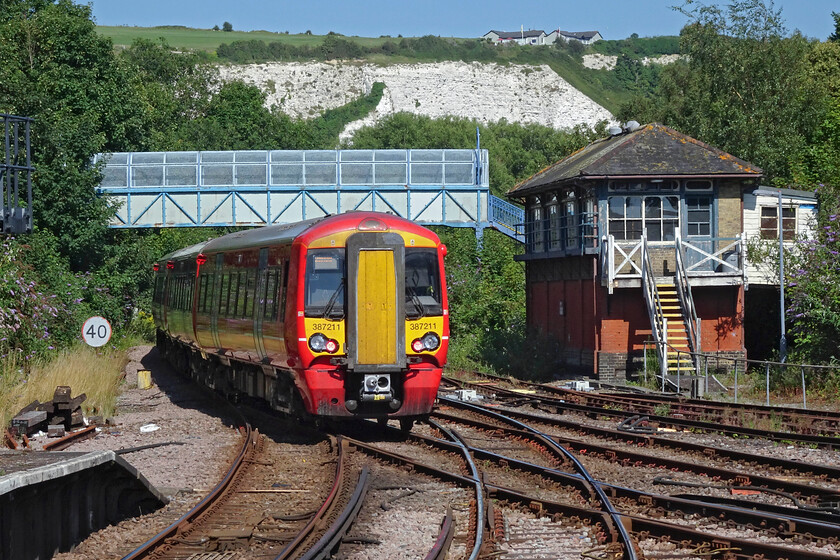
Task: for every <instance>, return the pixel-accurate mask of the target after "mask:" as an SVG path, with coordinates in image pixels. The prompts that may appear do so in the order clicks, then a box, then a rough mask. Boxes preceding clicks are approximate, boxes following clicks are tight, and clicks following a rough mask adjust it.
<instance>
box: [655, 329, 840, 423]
mask: <svg viewBox="0 0 840 560" xmlns="http://www.w3.org/2000/svg"><path fill="white" fill-rule="evenodd" d="M656 344H657V343H656V342H654V341H647V342H645V345H644V361H645V365H644V376H645V377H644V379H645V383H646V384H647V382H648V371H649V369H650V368H649V362H650V361H653V360H656V361H657V362H658V358H657V356H656V353H655V352H653V353H652V355H651V357H652V358H653V360H650V359H649V356H648V347H649V346H653V347H654V348H655V347H656ZM659 344H662V345H664V346H665V350H666V351H665V352H664V353H663V355H665V354H667V351H669V350H670V351H671V352H674V353H675V354H676V361H677V362H678V363H679V362H680V357H681V356H690V357H691V360H692V362H693V363H694V364H695V371H694V374H693V375H692V374H685V373H683V372H681V371H680V370H679V369H677V370H676V373H675V374H670V373H668V371H667V367H662V364H659V363H657V364H656V367H655V368H654V372H653V374H654V376H655V377H656V378H658V379H659V381H660V383H659V387H660V391H661V392H663V393H664V392H666V391H667V390H668V387H671V388H672V389H673V390H676V391H677V392H679V391H681V390H682V379H681V378H682V377H686V378H690V379H692V381H694V380H697V381H699V382H700V383H702V387H701V388H702V392H703V394H708V393H709V391H710V390H711V389H712V388H713V386H714V385H717V386H718V387H719V388H720V389H722V390H725V391H729V390H730V389H731V390H732V391H733V397H734V400H735V402H736V403H737V402H738V390H739V387H740V386H739V383H738V381H739V374H740V375H746V374H748V373H750V370H751V369H752V371H753V372H759V371H763V373H764V393H765V399H764V400H765V405H767V406H770V378H771V374H774V375H775V374H778V375H779V377H785V376H786V375H787V374H789V373H790V372H791V371H793V372H795V374H796V375H797V376H798V377H799V380H800V382H801V387H802V408H808V397H807V388H806V377H807V376H806V373H809V374H813V373H816V372H831V371H836V372H840V364H836V365H817V364H794V363H787V362H774V361H771V360H749V359H746V358H733V357H729V356H720V355H717V354H704V353H698V352H689V351H687V350H681V349H677V348H674V347H673V346H671V345H670V344H668V343H659ZM710 368H711V370H710ZM721 370H724V371H727V372H731V373H732V375H733V376H734V383H733V386H732V387H728V386H726V385H725V384H724V383H722V382H721V381H720V380H719V379H718V378H717V376H716V372H720V371H721ZM670 377H675V380H672V379H670ZM698 392H699V391H698Z"/></svg>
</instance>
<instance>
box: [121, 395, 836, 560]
mask: <svg viewBox="0 0 840 560" xmlns="http://www.w3.org/2000/svg"><path fill="white" fill-rule="evenodd" d="M485 391H486V392H487V393H490V392H493V393H496V394H497V395H498V396H499V397H500V398H499V399H498V400H497V401H495V402H490V399H486V400H487V401H488V403H489V404H492V405H493V406H492V407H482V406H477V405H474V404H470V403H464V402H461V401H457V400H454V399H449V398H446V397H442V398H441V399H440V406H438V407H437V408H436V410H435V412H434V415H433V417H432V419H431V420H430V422H429V423H428V424H422V425H420V424H418V425H417V426H415V429H414V430H413V431H412V432H411V433H408V434H406V433H405V432H402V431H400V430H397V429H394V428H392V427H387V428H385V427H382V426H377V425H376V423H374V422H368V423H365V424H362V425H361V427H356V428H354V429H352V430H351V429H349V428H348V429H343V430H342V432H343V433H337V434H335V435H334V436H325V435H324V434H323V433H317V432H314V431H312V430H310V429H308V428H303V427H300V426H297V425H296V424H290V423H287V422H283V421H281V420H278V419H277V417H276V416H275V415H274V414H273V413H268V414H257V413H250V412H249V413H248V422H245V420H244V419H243V421H242V422H241V425H242V426H243V428H242V433H243V435H242V441H243V443H242V446H241V447H240V449H239V450H238V452H237V454H236V455H237V463H238V465H239V466H237V467H231V471H229V472H228V473H227V474H226V475H225V477H224V479H225V481H227V482H225V481H223V483H220V485H219V487H216V488H214V489H213V492H211V494H214V495H218V496H225V497H223V498H222V501H221V502H213V501H212V500H210V497H208V498H205V499H204V500H202V501H201V502H200V503H199V505H198V506H197V507H196V509H195V510H193V511H191V512H190V513H188V514H187V515H184V516H183V517H182V518H180V519H178V520H177V521H176V522H174V523H172V524H171V525H170V526H169V527H167V529H166V530H165V531H162V532H161V535H158V537H161V538H160V539H158V542H157V544H154V545H153V544H152V540H150V541H149V542H148V543H145V544H144V545H143V547H140V548H148V550H142V551H141V550H140V549H137V550H135V551H133V552H132V553H131V554H129V555H127V556H125V557H124V558H125V559H132V558H179V559H182V560H187V559H191V560H197V559H199V558H200V559H203V560H223V559H224V560H238V559H240V558H258V559H263V558H265V559H272V558H283V559H285V558H295V559H299V558H306V559H314V558H329V557H341V558H343V559H348V560H355V559H361V558H372V557H383V558H384V557H404V558H427V559H429V560H431V559H443V558H449V559H450V560H466V559H470V560H472V559H475V560H478V559H487V558H497V557H503V558H505V559H506V560H518V559H522V560H525V559H533V558H536V557H540V556H539V555H541V554H542V555H543V556H542V557H551V558H558V559H560V560H566V559H569V560H571V559H576V560H579V559H581V558H590V559H592V558H598V559H606V558H609V559H611V560H619V559H621V560H631V559H633V560H636V559H638V560H643V559H645V560H653V559H659V558H686V559H692V560H693V559H696V560H701V559H702V560H705V559H707V558H724V559H728V560H747V559H749V560H755V559H756V558H762V559H763V560H770V559H774V558H776V559H779V560H781V559H787V560H793V559H802V560H821V559H829V558H835V559H837V558H840V543H839V542H838V535H840V468H838V467H836V466H835V465H836V464H830V462H827V463H826V464H822V465H819V464H808V463H805V462H802V461H794V460H791V459H786V458H784V457H773V456H772V455H773V454H772V453H770V454H767V455H756V454H753V453H750V452H749V450H748V449H746V448H744V449H733V448H732V447H727V446H714V445H709V444H708V443H707V442H703V443H696V442H693V441H690V439H691V436H692V435H695V434H692V433H689V432H684V433H683V435H684V436H685V438H683V439H682V440H678V439H673V435H674V434H673V433H670V432H665V431H664V430H662V427H663V424H657V422H656V421H655V420H652V421H642V420H641V419H640V418H638V416H637V417H636V418H635V419H634V417H633V416H631V415H629V412H630V411H615V410H613V411H612V412H621V413H622V414H615V415H610V414H609V412H610V409H608V408H606V409H603V410H601V409H597V407H591V408H595V409H597V412H594V411H588V412H584V413H583V416H578V415H579V413H580V411H579V410H576V409H568V408H563V407H561V406H556V405H555V402H554V400H562V399H557V397H556V396H551V395H547V394H546V395H543V394H527V395H523V394H522V393H517V392H515V391H511V393H506V392H504V391H499V390H498V389H497V388H496V387H493V388H491V389H487V388H485ZM575 406H584V407H585V406H588V405H575ZM602 408H603V407H602ZM588 413H589V414H591V415H589V416H588V415H587V414H588ZM623 413H628V414H623ZM573 416H578V418H579V419H578V420H575V419H574V418H573ZM605 418H608V419H609V425H605V424H607V423H606V422H604V419H605ZM675 420H684V419H675ZM248 424H250V425H253V426H256V427H258V430H254V429H251V430H250V434H248V431H249V428H248V427H247V425H248ZM616 424H618V425H616ZM666 425H667V424H666ZM694 429H696V430H697V432H698V433H697V434H696V435H698V436H699V435H701V434H699V432H700V430H699V429H697V428H694ZM798 435H800V436H802V437H803V438H805V437H808V434H798ZM716 437H717V438H718V439H725V438H722V437H720V436H716ZM753 437H756V438H757V437H758V436H753ZM127 451H131V450H127ZM820 453H822V455H826V454H827V453H828V452H825V451H821V452H820ZM394 466H397V467H399V468H397V469H395V468H393V467H394ZM234 471H235V472H234ZM222 484H226V488H220V487H221V486H222ZM418 519H422V523H423V524H424V526H425V527H426V529H425V531H426V535H427V536H426V537H425V539H426V540H424V541H423V543H421V544H420V545H414V546H413V548H410V549H407V548H403V544H401V543H405V542H406V541H405V539H406V538H407V534H408V533H410V529H408V530H407V529H406V528H407V527H411V526H413V524H414V523H417V520H418ZM430 528H434V530H433V531H428V529H430ZM407 531H408V532H407ZM432 534H433V535H434V538H431V537H429V536H428V535H432ZM135 542H136V541H135ZM407 550H411V552H407ZM395 551H403V552H395Z"/></svg>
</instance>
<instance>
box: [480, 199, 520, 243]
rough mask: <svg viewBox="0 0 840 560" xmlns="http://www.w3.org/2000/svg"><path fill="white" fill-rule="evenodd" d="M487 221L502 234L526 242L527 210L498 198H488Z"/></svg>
mask: <svg viewBox="0 0 840 560" xmlns="http://www.w3.org/2000/svg"><path fill="white" fill-rule="evenodd" d="M487 214H488V216H487V221H488V222H490V224H491V225H492V226H493V227H495V228H496V229H497V230H499V231H501V232H502V233H505V234H507V235H508V236H510V237H513V238H514V239H517V240H518V241H523V242H524V241H525V210H523V209H522V208H520V207H518V206H516V205H515V204H511V203H510V202H507V201H506V200H502V199H501V198H499V197H497V196H493V195H492V194H491V195H488V197H487Z"/></svg>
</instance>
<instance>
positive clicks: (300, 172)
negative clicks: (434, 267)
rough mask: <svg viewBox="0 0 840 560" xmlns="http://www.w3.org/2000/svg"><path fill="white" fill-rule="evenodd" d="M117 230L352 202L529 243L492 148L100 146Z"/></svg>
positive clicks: (245, 220)
mask: <svg viewBox="0 0 840 560" xmlns="http://www.w3.org/2000/svg"><path fill="white" fill-rule="evenodd" d="M94 163H95V164H98V165H101V171H102V174H103V178H102V182H101V183H100V185H99V187H98V189H97V192H98V194H100V195H102V196H107V197H109V199H110V200H111V202H112V204H113V205H114V206H115V208H116V212H115V215H114V218H113V219H112V221H111V224H110V226H111V227H113V228H147V227H196V226H254V225H267V224H280V223H291V222H296V221H300V220H305V219H308V218H315V217H319V216H326V215H329V214H340V213H342V212H347V211H352V210H375V211H381V212H390V213H392V214H395V215H398V216H402V217H404V218H407V219H410V220H412V221H416V222H418V223H422V224H424V225H442V226H450V227H472V228H475V230H476V232H477V234H478V235H480V234H481V232H482V231H483V230H484V229H485V228H488V227H490V228H495V229H498V230H499V231H501V232H503V233H505V234H506V235H509V236H511V237H513V238H515V239H519V240H520V241H522V240H523V239H524V237H523V236H522V223H523V222H524V214H523V211H522V209H520V208H518V207H516V206H514V205H512V204H509V203H507V202H505V201H503V200H501V199H499V198H496V197H494V196H492V195H491V194H490V189H489V184H488V177H489V173H488V153H487V150H481V149H469V150H243V151H227V152H218V151H212V152H211V151H204V152H202V151H193V152H122V153H113V154H99V155H97V156H96V157H95V158H94Z"/></svg>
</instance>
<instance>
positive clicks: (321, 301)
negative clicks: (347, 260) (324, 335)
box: [304, 249, 347, 319]
mask: <svg viewBox="0 0 840 560" xmlns="http://www.w3.org/2000/svg"><path fill="white" fill-rule="evenodd" d="M345 278H346V272H345V266H344V249H312V250H310V251H309V252H308V253H307V255H306V295H305V298H304V300H305V301H304V313H305V315H306V316H307V317H324V318H329V319H342V318H344V316H345V314H346V313H345V309H344V300H345V298H344V293H345V291H346V285H347V282H346V281H345Z"/></svg>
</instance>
